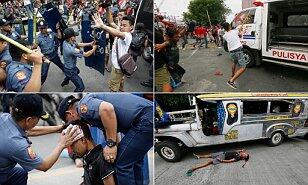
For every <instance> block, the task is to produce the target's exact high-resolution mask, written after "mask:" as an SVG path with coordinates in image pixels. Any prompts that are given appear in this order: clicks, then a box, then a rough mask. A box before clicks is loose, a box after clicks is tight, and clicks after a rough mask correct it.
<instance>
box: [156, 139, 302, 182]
mask: <svg viewBox="0 0 308 185" xmlns="http://www.w3.org/2000/svg"><path fill="white" fill-rule="evenodd" d="M242 148H243V149H246V150H248V152H249V153H250V160H249V161H248V162H247V164H246V166H245V168H242V167H241V166H242V165H243V164H244V161H239V162H235V163H225V164H218V165H215V166H213V165H211V166H209V167H207V168H203V169H199V170H197V171H195V172H194V173H193V174H192V176H191V177H187V176H186V175H185V173H186V171H187V170H188V169H190V168H191V167H194V166H195V165H198V164H203V163H206V162H207V161H208V159H199V160H197V159H195V158H194V157H193V155H192V154H193V152H194V153H196V154H207V153H212V152H218V151H228V150H236V149H242ZM307 157H308V141H307V140H305V139H303V138H292V139H287V140H286V141H285V142H284V143H282V144H281V145H279V146H276V147H269V146H267V145H265V144H264V140H259V141H249V142H242V143H233V144H226V145H218V146H211V147H202V148H195V149H191V150H189V151H188V152H187V153H186V155H185V156H184V157H183V159H182V160H181V161H180V162H177V163H168V162H166V161H164V160H163V159H162V158H160V157H159V156H158V154H157V153H155V184H156V185H164V184H170V185H172V184H182V185H193V184H206V185H218V184H219V185H234V184H236V185H260V184H262V185H308V176H307V171H308V158H307Z"/></svg>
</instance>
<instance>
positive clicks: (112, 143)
mask: <svg viewBox="0 0 308 185" xmlns="http://www.w3.org/2000/svg"><path fill="white" fill-rule="evenodd" d="M106 144H107V146H108V147H110V148H111V147H114V146H115V145H116V144H117V143H116V142H115V141H113V140H112V139H107V141H106Z"/></svg>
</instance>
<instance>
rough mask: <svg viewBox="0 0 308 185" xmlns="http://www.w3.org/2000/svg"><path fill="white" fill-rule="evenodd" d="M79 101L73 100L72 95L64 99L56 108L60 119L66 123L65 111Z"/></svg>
mask: <svg viewBox="0 0 308 185" xmlns="http://www.w3.org/2000/svg"><path fill="white" fill-rule="evenodd" d="M79 100H80V99H77V98H75V97H74V96H73V95H70V96H68V97H66V98H64V99H63V100H62V101H61V102H60V105H59V107H58V113H59V116H60V118H61V119H62V120H63V121H65V122H66V119H65V115H66V114H65V112H66V111H67V109H68V108H69V107H70V106H71V105H73V104H74V103H75V102H77V101H79Z"/></svg>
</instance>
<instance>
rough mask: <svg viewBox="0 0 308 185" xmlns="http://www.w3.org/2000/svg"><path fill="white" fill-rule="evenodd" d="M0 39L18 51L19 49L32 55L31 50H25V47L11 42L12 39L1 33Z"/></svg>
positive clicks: (13, 41)
mask: <svg viewBox="0 0 308 185" xmlns="http://www.w3.org/2000/svg"><path fill="white" fill-rule="evenodd" d="M0 39H3V40H5V41H7V42H8V43H10V44H13V45H14V46H16V47H18V48H19V49H21V50H23V51H25V52H27V53H32V50H31V49H29V48H27V47H26V46H24V45H22V44H20V43H18V42H16V41H15V40H13V39H11V38H9V37H7V36H5V35H3V34H2V33H0Z"/></svg>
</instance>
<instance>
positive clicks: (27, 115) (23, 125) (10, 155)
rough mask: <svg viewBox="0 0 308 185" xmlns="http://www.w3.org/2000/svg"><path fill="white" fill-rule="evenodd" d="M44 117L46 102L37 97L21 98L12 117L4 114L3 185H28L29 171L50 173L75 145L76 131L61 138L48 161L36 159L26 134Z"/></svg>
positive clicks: (0, 132) (0, 143)
mask: <svg viewBox="0 0 308 185" xmlns="http://www.w3.org/2000/svg"><path fill="white" fill-rule="evenodd" d="M44 115H45V112H44V111H43V102H42V98H41V97H40V96H39V95H37V94H19V95H17V96H16V97H15V98H14V100H13V106H12V111H11V114H9V113H0V123H1V124H0V154H1V155H0V184H3V185H4V184H5V185H26V184H27V178H28V172H29V171H31V170H33V169H37V170H40V171H47V170H48V169H50V168H51V167H52V166H53V165H54V163H55V162H56V161H57V159H58V158H59V156H60V154H61V152H62V150H63V149H64V148H65V147H67V146H69V145H71V144H72V141H73V137H72V136H73V134H74V130H70V131H69V132H68V134H64V133H63V134H61V137H60V140H59V143H58V144H57V146H56V147H55V148H54V150H53V151H52V152H51V153H50V154H49V156H47V157H46V158H44V159H43V158H41V157H40V156H38V155H36V153H35V152H34V150H33V148H32V147H31V144H32V143H31V141H30V140H29V138H28V136H27V134H26V131H27V130H30V129H32V128H33V127H34V126H35V125H36V124H37V123H38V121H39V119H40V118H41V117H42V116H44ZM16 164H19V165H20V166H21V167H19V166H16Z"/></svg>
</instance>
